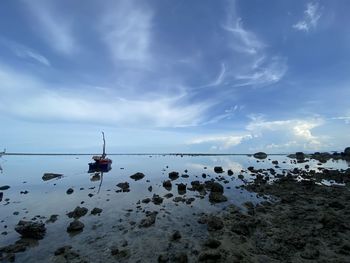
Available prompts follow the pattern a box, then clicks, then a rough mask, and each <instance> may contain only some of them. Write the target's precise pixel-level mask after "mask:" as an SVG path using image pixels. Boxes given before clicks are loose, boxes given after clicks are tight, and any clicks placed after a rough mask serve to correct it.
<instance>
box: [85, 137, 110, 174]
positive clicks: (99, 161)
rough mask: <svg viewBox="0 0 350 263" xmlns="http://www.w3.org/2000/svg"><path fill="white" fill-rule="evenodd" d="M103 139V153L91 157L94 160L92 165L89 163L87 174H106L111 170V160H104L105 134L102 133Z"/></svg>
mask: <svg viewBox="0 0 350 263" xmlns="http://www.w3.org/2000/svg"><path fill="white" fill-rule="evenodd" d="M102 137H103V153H102V155H101V156H99V155H97V156H96V155H95V156H93V157H92V159H93V160H94V162H93V163H89V173H93V172H108V171H109V170H111V169H112V167H111V165H112V160H111V159H109V158H106V156H107V154H106V140H105V134H104V132H102Z"/></svg>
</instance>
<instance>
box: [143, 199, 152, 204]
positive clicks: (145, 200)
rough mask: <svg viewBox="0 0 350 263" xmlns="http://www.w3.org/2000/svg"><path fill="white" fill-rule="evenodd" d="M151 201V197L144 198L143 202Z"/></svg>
mask: <svg viewBox="0 0 350 263" xmlns="http://www.w3.org/2000/svg"><path fill="white" fill-rule="evenodd" d="M149 202H151V198H145V199H143V200H142V203H144V204H148V203H149Z"/></svg>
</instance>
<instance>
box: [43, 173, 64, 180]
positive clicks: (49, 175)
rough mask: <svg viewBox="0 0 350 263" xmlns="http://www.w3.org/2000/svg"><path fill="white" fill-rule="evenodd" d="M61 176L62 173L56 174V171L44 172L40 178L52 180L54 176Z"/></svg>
mask: <svg viewBox="0 0 350 263" xmlns="http://www.w3.org/2000/svg"><path fill="white" fill-rule="evenodd" d="M62 176H63V174H56V173H44V175H43V177H42V179H43V180H44V181H48V180H52V179H55V178H61V177H62Z"/></svg>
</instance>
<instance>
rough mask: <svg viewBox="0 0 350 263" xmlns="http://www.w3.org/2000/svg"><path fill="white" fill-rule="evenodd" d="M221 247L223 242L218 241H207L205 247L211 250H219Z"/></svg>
mask: <svg viewBox="0 0 350 263" xmlns="http://www.w3.org/2000/svg"><path fill="white" fill-rule="evenodd" d="M220 245H221V242H220V241H219V240H216V239H208V240H207V241H205V243H204V246H206V247H209V248H218V247H219V246H220Z"/></svg>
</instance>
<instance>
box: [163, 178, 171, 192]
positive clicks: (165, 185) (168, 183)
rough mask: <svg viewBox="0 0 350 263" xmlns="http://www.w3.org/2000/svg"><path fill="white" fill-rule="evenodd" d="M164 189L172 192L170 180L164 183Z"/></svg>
mask: <svg viewBox="0 0 350 263" xmlns="http://www.w3.org/2000/svg"><path fill="white" fill-rule="evenodd" d="M163 187H164V188H165V189H166V190H168V191H170V190H171V187H172V184H171V181H170V180H166V181H164V182H163Z"/></svg>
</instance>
